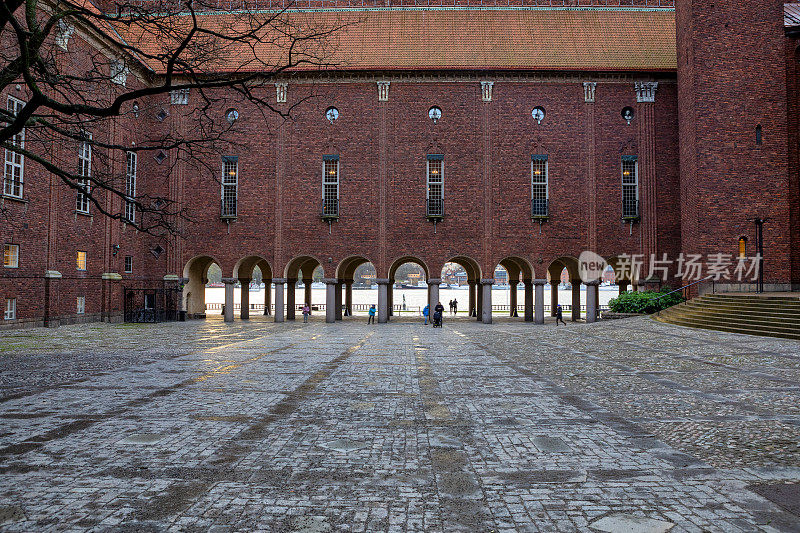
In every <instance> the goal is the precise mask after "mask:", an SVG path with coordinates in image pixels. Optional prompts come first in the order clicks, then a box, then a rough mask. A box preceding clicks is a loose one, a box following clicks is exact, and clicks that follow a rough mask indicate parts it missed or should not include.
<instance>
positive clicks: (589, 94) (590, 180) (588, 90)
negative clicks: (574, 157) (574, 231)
mask: <svg viewBox="0 0 800 533" xmlns="http://www.w3.org/2000/svg"><path fill="white" fill-rule="evenodd" d="M596 89H597V83H595V82H593V81H586V82H584V83H583V101H584V102H585V109H586V124H585V126H584V129H585V130H586V141H585V150H584V153H585V154H586V156H585V157H586V188H587V191H586V198H587V199H588V202H587V206H586V207H587V210H588V217H587V218H588V222H589V226H588V228H587V231H588V233H589V235H588V245H589V250H592V251H595V250H597V165H596V159H597V147H596V144H597V139H596V133H595V113H594V101H595V91H596ZM554 309H555V308H554ZM553 316H555V310H553Z"/></svg>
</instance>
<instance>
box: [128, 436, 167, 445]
mask: <svg viewBox="0 0 800 533" xmlns="http://www.w3.org/2000/svg"><path fill="white" fill-rule="evenodd" d="M163 437H164V435H163V434H161V433H134V434H132V435H128V436H127V437H125V438H124V439H122V440H121V441H119V443H120V444H153V443H155V442H158V441H159V440H161V439H162V438H163Z"/></svg>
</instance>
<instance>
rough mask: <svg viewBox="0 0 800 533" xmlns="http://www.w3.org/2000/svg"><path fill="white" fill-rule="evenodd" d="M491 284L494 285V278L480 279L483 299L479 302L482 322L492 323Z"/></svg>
mask: <svg viewBox="0 0 800 533" xmlns="http://www.w3.org/2000/svg"><path fill="white" fill-rule="evenodd" d="M492 285H494V279H491V278H489V279H482V280H481V296H482V298H481V299H482V300H483V301H482V302H481V303H482V305H481V321H482V322H483V323H484V324H491V323H492Z"/></svg>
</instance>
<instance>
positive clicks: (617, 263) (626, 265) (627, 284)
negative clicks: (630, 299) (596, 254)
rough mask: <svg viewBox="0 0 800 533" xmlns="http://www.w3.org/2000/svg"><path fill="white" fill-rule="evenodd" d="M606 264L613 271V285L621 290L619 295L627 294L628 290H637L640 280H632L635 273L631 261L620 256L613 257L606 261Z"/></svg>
mask: <svg viewBox="0 0 800 533" xmlns="http://www.w3.org/2000/svg"><path fill="white" fill-rule="evenodd" d="M606 263H608V266H609V268H611V270H612V271H613V280H614V281H613V283H614V284H616V285H617V287H618V288H619V291H618V292H619V294H622V293H623V292H627V291H628V289H631V290H636V284H637V283H638V281H639V280H637V279H631V278H632V277H633V276H632V274H633V272H632V269H631V265H630V259H624V260H623V259H621V258H620V257H618V256H613V257H609V258H608V259H606Z"/></svg>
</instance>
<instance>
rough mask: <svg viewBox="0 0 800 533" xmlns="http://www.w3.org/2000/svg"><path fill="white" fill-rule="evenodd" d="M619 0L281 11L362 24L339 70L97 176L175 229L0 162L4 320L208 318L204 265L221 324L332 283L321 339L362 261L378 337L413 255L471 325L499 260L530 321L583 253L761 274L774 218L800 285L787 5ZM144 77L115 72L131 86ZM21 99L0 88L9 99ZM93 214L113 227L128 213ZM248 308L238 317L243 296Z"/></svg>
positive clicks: (302, 74) (175, 116)
mask: <svg viewBox="0 0 800 533" xmlns="http://www.w3.org/2000/svg"><path fill="white" fill-rule="evenodd" d="M633 3H634V4H636V5H634V6H621V7H609V6H608V2H601V1H597V2H581V5H580V6H572V5H570V6H558V7H553V6H552V5H550V6H548V7H541V6H533V5H530V6H528V5H520V6H517V7H514V8H510V7H504V8H500V7H496V8H492V9H487V8H485V7H481V8H479V7H473V6H469V5H465V6H462V7H459V8H453V7H446V6H438V7H437V6H425V7H414V6H405V7H402V8H391V7H389V8H387V7H359V8H347V7H341V8H340V7H337V6H336V5H335V4H330V5H329V6H328V7H329V9H327V10H321V11H319V12H317V11H315V10H313V9H310V10H302V9H298V10H296V11H297V13H298V14H300V15H302V16H304V17H310V16H313V17H315V20H316V19H319V18H324V17H336V20H337V21H341V20H342V19H345V20H350V19H349V18H348V17H350V18H354V19H357V22H354V23H353V24H352V25H349V24H348V26H347V27H346V28H345V29H344V30H343V31H342V32H341V33H338V34H337V35H336V36H335V37H332V39H333V41H334V43H335V46H334V49H335V50H336V52H335V55H336V57H335V61H334V63H335V64H336V66H335V67H329V68H325V69H319V68H316V69H295V70H293V71H292V72H288V73H285V74H284V75H281V76H280V77H278V78H276V79H275V80H274V83H270V84H269V85H268V86H263V87H260V88H259V89H258V90H259V91H261V92H260V93H259V96H260V97H261V98H263V99H264V100H265V101H268V102H269V103H270V105H271V106H272V107H274V109H275V110H276V111H278V112H279V113H273V112H268V113H264V112H263V109H261V108H259V107H258V106H256V105H255V104H253V103H252V102H251V101H249V100H247V99H242V98H240V97H239V96H238V95H237V94H235V93H234V92H232V91H231V92H230V93H226V92H225V91H226V90H225V89H219V90H218V91H217V93H216V95H215V96H216V98H215V99H214V101H213V105H211V110H210V112H209V116H212V117H216V118H215V120H218V121H219V123H220V124H223V125H224V124H225V123H226V122H227V123H228V124H229V125H230V126H231V131H230V134H229V135H228V136H227V137H226V139H225V142H220V143H219V144H218V145H217V146H216V147H215V150H214V151H213V153H203V154H201V155H199V156H197V157H196V158H195V159H187V158H184V157H182V156H181V154H180V152H178V151H169V150H165V151H154V152H153V153H148V152H139V153H135V154H133V155H128V156H126V157H125V158H122V157H117V158H115V159H112V160H105V161H103V162H102V164H104V165H106V166H107V167H108V169H109V171H110V172H112V173H113V172H116V173H118V174H119V175H121V176H122V175H124V176H126V179H127V180H128V182H129V183H133V184H134V185H135V188H136V194H142V191H151V192H152V194H153V195H154V196H156V195H160V196H164V197H167V198H169V199H170V200H171V201H174V202H175V204H176V205H180V206H183V207H184V208H185V209H186V213H187V217H186V219H181V220H178V221H177V224H178V226H179V229H180V235H178V236H162V237H157V236H153V235H150V234H147V233H144V232H139V231H136V230H134V229H132V227H131V226H130V225H129V224H126V223H125V222H123V221H120V220H112V219H109V218H108V217H104V216H102V215H99V214H98V213H97V209H95V208H94V206H93V205H88V204H87V205H82V204H81V198H80V192H79V191H78V192H77V196H76V191H75V190H73V189H70V188H65V187H63V186H61V185H60V184H59V182H58V180H57V179H56V178H54V177H53V176H50V175H48V173H47V172H45V171H44V170H42V169H40V168H37V167H36V165H34V164H30V163H27V162H22V163H20V162H19V161H16V160H15V157H18V155H17V154H14V153H13V151H9V150H6V167H5V177H4V195H3V200H2V201H3V207H4V213H5V215H6V221H5V223H4V224H3V228H2V232H0V233H2V239H3V242H4V250H5V256H6V257H5V266H4V268H3V271H2V278H0V301H2V302H4V304H5V305H6V313H5V315H4V316H5V320H4V321H3V322H2V323H0V327H19V326H21V325H57V324H59V323H69V322H74V321H82V320H98V319H102V320H120V319H122V317H123V315H124V313H125V310H126V308H131V309H134V308H140V307H142V306H144V307H147V306H151V307H158V308H160V309H164V310H165V311H179V310H185V311H186V312H187V313H188V315H189V316H191V317H200V316H204V314H205V302H204V285H205V282H206V273H207V270H208V268H209V266H210V265H211V264H213V263H216V264H218V265H219V267H220V268H221V270H222V273H223V282H224V283H225V284H226V301H227V302H229V304H230V305H228V306H227V309H226V310H227V312H228V316H226V318H227V319H230V320H233V319H234V316H233V305H232V303H233V291H234V290H235V289H234V284H235V283H237V282H242V283H241V286H242V287H247V285H248V283H247V282H248V281H249V279H250V278H251V277H252V271H253V269H254V268H255V267H256V266H258V267H259V268H260V269H261V272H262V276H263V278H264V279H265V280H271V282H272V283H274V289H273V290H272V291H267V296H266V298H267V301H266V302H263V303H266V309H267V310H269V309H270V306H271V305H272V306H275V311H274V313H275V319H276V320H283V319H284V318H287V319H293V318H294V315H295V310H296V306H297V304H299V303H300V302H294V301H293V298H294V291H285V286H286V284H287V283H289V284H290V285H291V284H293V282H294V281H296V280H298V279H305V280H307V281H309V282H307V283H306V287H310V278H311V275H312V272H313V271H314V269H315V268H317V267H322V269H323V270H324V277H325V282H326V283H327V284H328V286H329V291H328V297H327V302H326V303H327V304H328V307H329V319H331V320H335V319H337V318H341V316H339V315H341V303H342V302H347V301H348V297H349V296H348V295H349V291H350V288H351V287H352V280H353V273H354V271H355V269H356V268H357V267H358V266H359V265H361V264H363V263H365V262H371V263H372V264H373V265H374V266H375V270H376V273H377V274H376V276H377V277H376V280H375V281H376V282H377V283H378V284H379V286H380V290H379V291H378V292H379V321H381V322H383V321H386V320H388V319H389V316H390V312H391V306H392V283H391V281H390V280H393V279H394V272H395V271H396V269H397V267H398V266H400V265H401V264H402V263H404V262H408V261H412V262H416V263H418V264H419V265H421V266H422V268H423V270H424V271H425V275H426V277H427V280H428V282H429V284H430V287H431V299H432V300H435V299H436V298H437V297H438V295H437V291H438V285H439V282H440V278H441V271H442V267H443V266H444V264H445V263H446V262H456V263H459V264H461V265H462V266H463V267H464V269H465V270H466V272H467V282H468V283H469V285H470V287H471V290H470V303H469V307H470V309H475V311H476V313H475V314H476V315H477V317H478V319H482V320H484V321H485V322H490V321H491V290H490V289H491V284H492V283H493V281H494V280H493V276H494V272H495V269H496V267H497V266H498V265H501V266H503V267H504V268H505V269H506V270H507V271H508V280H509V282H511V284H512V285H513V286H516V283H515V280H516V281H521V282H523V283H524V284H525V291H524V296H523V297H522V298H524V302H525V304H526V312H525V316H524V319H527V320H535V321H537V322H540V321H541V319H543V317H542V316H541V309H540V306H539V305H538V303H539V302H541V290H537V289H541V287H543V285H544V284H545V283H548V282H549V280H552V282H553V283H554V284H557V283H558V282H559V280H560V279H561V278H562V270H563V269H564V268H566V269H567V271H568V275H569V279H570V282H571V284H572V286H573V290H574V291H575V292H574V293H573V294H574V295H573V298H575V295H577V297H578V298H580V293H579V290H580V285H581V283H582V282H581V279H580V274H579V268H578V258H579V256H580V255H581V253H583V252H585V251H591V252H594V253H596V254H598V255H600V256H602V257H603V258H605V259H606V260H607V261H608V262H609V263H610V264H612V265H615V266H616V265H619V264H620V262H622V261H623V258H630V257H631V256H641V258H642V267H641V268H642V270H641V272H635V271H630V272H629V273H628V275H627V276H626V275H625V274H624V273H623V275H622V276H619V275H618V276H617V278H618V281H619V282H620V283H621V286H623V287H626V288H627V287H628V286H630V284H633V285H634V286H644V285H645V280H646V278H648V277H650V276H649V272H650V270H651V267H653V266H654V265H653V264H652V262H653V259H659V258H671V259H675V258H678V257H680V256H681V254H700V255H702V256H704V257H707V256H709V255H713V254H724V255H730V256H731V257H737V256H738V255H739V254H740V246H741V242H744V243H745V253H746V254H747V255H754V254H755V250H754V247H755V243H756V241H757V238H756V235H755V231H756V225H755V223H754V220H755V219H766V222H765V224H764V226H763V231H764V242H763V248H764V256H765V262H764V271H763V276H764V281H765V282H766V284H767V286H768V288H772V289H776V290H796V289H798V288H800V227H799V226H798V220H799V216H800V208H799V207H798V194H799V192H800V187H798V164H797V155H798V154H797V151H798V141H797V139H796V136H797V131H798V124H797V106H796V102H797V98H798V95H797V75H798V73H797V70H796V69H797V59H796V45H797V41H796V36H795V34H794V33H793V31H792V28H793V22H792V21H791V20H790V19H786V20H785V17H784V5H783V3H780V2H775V1H768V0H758V1H750V2H746V3H740V4H739V5H737V6H735V7H730V8H724V9H723V8H722V7H719V6H717V7H714V3H712V2H710V1H701V0H696V1H695V0H691V1H688V0H687V1H686V2H683V3H680V2H679V3H678V5H677V7H676V8H673V7H672V6H671V5H667V6H664V4H665V2H664V1H663V0H661V1H659V0H641V1H638V2H633ZM550 4H552V2H550ZM583 4H586V5H583ZM316 7H319V6H316ZM787 9H789V10H791V6H790V7H789V8H787ZM300 15H298V16H300ZM209 16H210V17H217V18H221V19H222V22H224V18H225V17H226V16H227V14H226V13H225V12H223V11H219V12H216V13H213V14H211V15H209ZM799 25H800V24H799ZM476 36H479V37H480V39H477V38H476ZM71 39H72V41H73V42H72V43H71V49H72V50H73V54H75V56H76V57H79V56H80V53H81V52H80V51H81V49H84V48H85V49H91V48H92V47H93V46H96V43H94V42H93V41H92V39H91V38H90V37H89V36H87V35H86V34H84V33H82V32H81V30H80V28H78V29H77V31H76V32H75V33H74V35H72V37H71ZM68 59H69V58H66V59H65V60H68ZM73 61H74V63H75V64H74V68H78V69H79V68H81V66H80V62H79V61H77V60H74V59H73ZM147 80H148V77H147V76H144V75H141V76H140V75H138V74H137V70H136V68H131V70H130V73H129V74H128V80H126V82H125V83H127V84H142V85H146V84H147V83H148V81H147ZM113 89H114V88H113V87H112V88H111V90H112V92H113ZM26 97H28V95H26V94H25V90H24V88H23V89H20V90H17V89H14V88H12V89H11V90H10V91H7V94H3V95H2V98H3V101H4V102H6V103H7V104H8V106H14V105H19V104H18V103H19V102H24V101H25V100H26ZM200 102H201V98H200V95H199V94H197V93H196V92H192V91H188V92H185V93H183V94H180V95H175V94H173V95H157V96H153V97H149V98H148V99H142V100H141V101H140V102H138V105H139V106H140V108H141V109H142V111H141V112H137V113H132V112H129V113H125V114H124V115H123V116H122V117H120V118H119V119H117V120H115V121H114V122H113V123H112V125H111V126H110V127H109V128H107V131H106V130H105V129H98V130H97V131H93V132H92V135H93V138H97V137H98V136H108V138H113V139H117V140H118V141H119V142H122V143H126V144H127V143H129V144H131V145H132V146H135V145H136V143H141V142H144V141H145V140H146V139H147V138H148V136H152V135H154V134H158V133H166V132H169V131H181V132H184V133H185V132H191V130H192V128H194V127H195V125H194V124H195V123H194V122H193V121H192V115H193V113H194V112H195V111H196V109H197V106H198V105H199V104H200ZM10 108H11V107H9V109H10ZM63 151H64V152H65V153H63V154H59V157H63V158H64V159H65V160H69V159H70V158H72V159H74V164H76V165H78V166H79V167H80V168H84V167H83V166H85V167H86V168H87V169H91V168H92V165H97V164H101V163H99V162H98V161H97V157H96V156H94V155H93V154H91V153H87V151H86V150H85V147H82V146H75V147H74V149H73V148H72V147H70V148H69V149H63ZM26 163H27V164H26ZM21 165H22V166H21ZM81 165H83V166H81ZM23 167H24V168H23ZM209 169H211V170H209ZM89 171H90V170H89ZM15 172H19V173H22V174H23V175H24V179H22V180H18V179H16V178H15V177H14V176H15V174H14V173H15ZM18 182H21V183H22V184H23V186H22V187H21V188H18V189H15V188H14V187H15V183H18ZM107 196H108V199H107V202H108V205H107V208H108V209H109V210H111V211H118V212H123V211H124V210H125V209H126V205H125V202H123V201H120V200H119V199H115V198H113V197H112V196H111V195H107ZM99 198H100V199H101V201H103V198H104V197H103V196H102V195H99ZM131 215H132V216H135V213H133V212H131ZM743 240H744V241H743ZM676 268H677V267H676V266H675V265H672V266H670V267H669V269H668V275H667V283H670V284H672V285H673V286H679V284H680V283H681V279H680V278H677V277H676V276H677V275H678V274H679V272H677V271H676ZM718 281H720V282H721V283H723V284H729V285H731V287H730V288H739V289H747V288H750V287H751V286H752V285H751V284H746V285H744V286H736V285H734V284H733V282H732V281H730V280H726V279H724V278H722V279H720V280H718ZM292 286H293V285H292ZM268 287H269V284H268ZM590 288H591V290H590V291H589V293H590V297H589V300H590V302H589V303H590V304H591V294H594V295H595V298H596V292H594V291H596V285H595V284H592V285H591V286H590ZM242 298H243V300H242V303H243V305H242V309H243V311H242V315H241V318H247V315H248V311H247V308H248V305H247V303H248V302H247V301H246V298H247V291H246V289H245V290H244V291H243V292H242ZM514 298H515V296H514ZM12 300H13V309H12V304H10V303H9V302H11V301H12ZM579 301H580V300H578V302H579ZM594 302H595V304H596V299H595V300H594ZM512 303H513V302H512ZM337 304H338V305H337ZM487 309H488V311H487ZM336 310H338V313H337V311H336ZM590 315H592V316H591V318H590V319H593V317H594V314H593V313H590Z"/></svg>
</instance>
